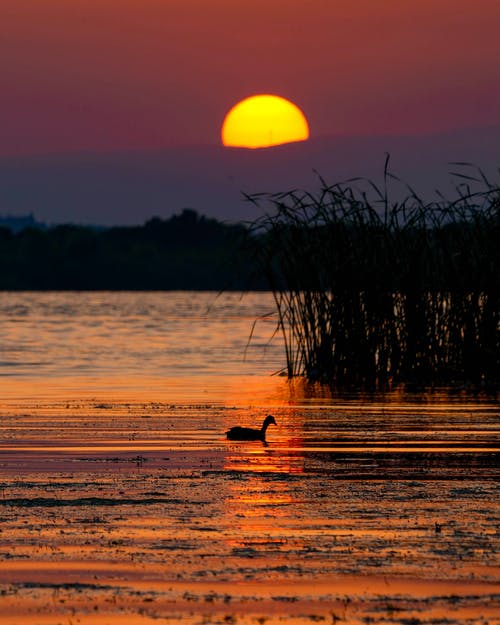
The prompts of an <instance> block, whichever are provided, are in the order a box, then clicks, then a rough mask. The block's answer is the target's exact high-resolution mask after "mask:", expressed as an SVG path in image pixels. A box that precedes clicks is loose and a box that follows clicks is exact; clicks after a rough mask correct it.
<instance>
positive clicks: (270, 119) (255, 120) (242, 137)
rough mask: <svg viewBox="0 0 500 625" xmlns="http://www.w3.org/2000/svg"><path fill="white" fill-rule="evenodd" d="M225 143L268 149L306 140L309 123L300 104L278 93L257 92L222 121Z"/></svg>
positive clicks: (239, 104)
mask: <svg viewBox="0 0 500 625" xmlns="http://www.w3.org/2000/svg"><path fill="white" fill-rule="evenodd" d="M221 135H222V143H223V145H225V146H227V147H235V148H267V147H269V146H271V145H281V144H282V143H293V142H295V141H306V140H307V139H309V125H308V123H307V119H306V117H305V115H304V113H303V112H302V111H301V110H300V109H299V107H298V106H296V105H295V104H293V103H292V102H290V101H289V100H286V99H285V98H282V97H280V96H277V95H269V94H262V95H253V96H250V97H249V98H245V99H244V100H241V102H238V104H236V105H235V106H233V108H232V109H231V110H230V111H229V113H227V115H226V117H225V119H224V123H223V124H222V132H221Z"/></svg>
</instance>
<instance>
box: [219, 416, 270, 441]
mask: <svg viewBox="0 0 500 625" xmlns="http://www.w3.org/2000/svg"><path fill="white" fill-rule="evenodd" d="M271 423H273V424H274V425H276V421H275V419H274V417H273V415H270V414H268V415H267V417H266V418H265V419H264V423H263V424H262V427H261V428H260V430H257V429H256V428H244V427H241V425H237V426H235V427H234V428H231V429H230V430H228V431H227V432H226V436H227V437H228V439H229V440H230V441H262V442H263V443H265V442H266V430H267V428H268V427H269V426H270V425H271Z"/></svg>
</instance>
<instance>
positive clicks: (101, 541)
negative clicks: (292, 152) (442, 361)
mask: <svg viewBox="0 0 500 625" xmlns="http://www.w3.org/2000/svg"><path fill="white" fill-rule="evenodd" d="M272 310H273V301H272V297H271V295H270V294H269V293H247V294H245V295H241V294H235V293H229V294H223V295H220V296H218V295H217V294H215V293H181V292H178V293H2V294H0V329H1V332H0V391H1V392H0V623H1V624H2V625H4V624H9V625H16V624H23V625H30V624H35V623H44V624H45V623H65V624H67V623H83V624H87V623H88V624H102V625H104V624H107V623H109V624H121V623H123V624H125V623H127V624H128V623H134V624H135V623H157V622H181V623H189V624H191V623H193V624H194V623H241V624H246V623H248V624H250V623H252V624H261V625H262V624H263V623H267V624H268V625H269V624H274V623H312V622H324V623H336V621H338V620H343V621H345V622H346V623H353V624H358V623H370V622H372V623H401V624H403V625H408V624H409V623H412V624H415V625H416V624H417V623H465V622H467V623H472V624H475V623H477V624H479V623H481V624H484V623H490V624H493V625H494V624H498V623H500V409H499V406H498V402H497V400H496V399H495V398H492V397H488V396H482V395H480V396H476V397H471V396H469V395H467V394H465V393H458V392H457V393H454V394H449V393H448V394H447V393H442V392H441V393H438V392H436V393H433V394H426V395H424V394H414V395H411V394H403V393H399V394H398V393H392V394H387V395H373V396H368V395H362V394H358V395H354V394H352V395H348V396H332V395H331V394H330V393H329V392H328V391H327V390H325V389H324V388H321V387H318V386H309V385H307V384H302V383H300V382H299V381H295V382H294V383H289V382H288V381H287V380H286V379H285V378H283V377H281V376H279V375H274V374H277V373H278V372H279V371H280V370H281V368H282V367H283V365H284V355H283V353H282V347H281V344H280V341H279V336H274V337H273V334H274V330H275V320H273V318H271V317H266V316H265V315H267V314H268V313H269V312H271V311H272ZM256 319H258V321H257V323H256V324H254V322H255V320H256ZM250 337H251V340H250V342H249V338H250ZM269 412H271V413H272V414H273V415H275V417H276V421H277V424H278V425H277V427H273V426H271V428H270V429H269V432H268V445H267V446H264V445H263V444H262V443H260V442H257V443H233V442H229V441H227V440H226V438H225V435H224V432H225V430H226V429H228V428H229V427H231V426H232V425H235V424H243V425H252V426H257V427H258V426H260V424H261V422H262V420H263V418H264V417H265V415H266V414H268V413H269Z"/></svg>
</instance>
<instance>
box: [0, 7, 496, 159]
mask: <svg viewBox="0 0 500 625" xmlns="http://www.w3.org/2000/svg"><path fill="white" fill-rule="evenodd" d="M499 32H500V2H499V1H498V0H475V1H474V2H471V1H470V0H237V1H235V0H0V85H1V88H0V156H3V157H11V156H19V155H33V154H54V153H56V154H57V153H64V152H78V151H97V152H106V151H114V150H137V149H148V148H155V149H156V148H164V147H168V148H171V147H175V146H189V145H201V146H207V145H218V144H219V143H220V128H221V125H222V122H223V119H224V115H225V114H226V112H227V111H228V110H229V109H230V108H231V107H232V106H233V105H234V104H236V103H237V102H238V101H239V100H241V99H243V98H245V97H247V96H248V95H252V94H255V93H275V94H278V95H281V96H284V97H286V98H288V99H290V100H291V101H293V102H295V103H296V104H297V105H298V106H299V107H300V108H301V109H302V110H303V111H304V113H305V115H306V117H307V119H308V121H309V124H310V129H311V137H312V138H314V137H327V136H336V135H356V136H368V135H381V134H391V135H414V136H415V135H416V136H418V135H424V134H432V133H437V132H443V131H447V130H453V129H459V128H471V127H477V126H480V127H487V126H495V125H496V126H498V125H500V63H499V62H498V60H499V59H500V37H499V36H498V33H499Z"/></svg>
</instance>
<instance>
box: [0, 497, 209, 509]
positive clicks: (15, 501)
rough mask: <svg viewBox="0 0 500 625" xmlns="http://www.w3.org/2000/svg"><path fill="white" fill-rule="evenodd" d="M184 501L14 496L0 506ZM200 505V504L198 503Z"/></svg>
mask: <svg viewBox="0 0 500 625" xmlns="http://www.w3.org/2000/svg"><path fill="white" fill-rule="evenodd" d="M183 503H185V502H184V500H182V499H175V498H172V499H165V498H148V499H127V498H123V499H114V498H107V497H79V498H77V499H56V498H54V497H34V498H32V499H29V498H26V497H16V498H12V499H0V506H12V507H18V508H37V507H40V508H59V507H71V506H96V507H98V506H140V507H143V506H150V505H155V504H170V505H179V504H183ZM200 505H201V504H200Z"/></svg>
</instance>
